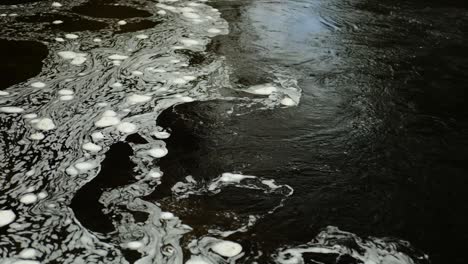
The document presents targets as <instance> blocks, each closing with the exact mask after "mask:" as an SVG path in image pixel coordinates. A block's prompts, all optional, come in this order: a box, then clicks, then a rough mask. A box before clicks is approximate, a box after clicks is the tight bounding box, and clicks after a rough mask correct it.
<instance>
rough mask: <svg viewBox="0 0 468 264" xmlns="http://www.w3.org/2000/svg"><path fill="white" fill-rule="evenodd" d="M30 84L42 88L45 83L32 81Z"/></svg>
mask: <svg viewBox="0 0 468 264" xmlns="http://www.w3.org/2000/svg"><path fill="white" fill-rule="evenodd" d="M31 86H32V87H34V88H44V87H45V86H46V84H45V83H43V82H33V83H31Z"/></svg>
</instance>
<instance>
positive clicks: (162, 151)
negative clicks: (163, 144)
mask: <svg viewBox="0 0 468 264" xmlns="http://www.w3.org/2000/svg"><path fill="white" fill-rule="evenodd" d="M147 152H148V154H149V155H150V156H152V157H153V158H162V157H164V156H166V155H167V153H168V151H167V149H166V148H152V149H150V150H148V151H147Z"/></svg>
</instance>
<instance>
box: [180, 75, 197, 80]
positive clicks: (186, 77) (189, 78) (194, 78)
mask: <svg viewBox="0 0 468 264" xmlns="http://www.w3.org/2000/svg"><path fill="white" fill-rule="evenodd" d="M182 78H184V80H187V81H194V80H196V79H197V77H195V76H192V75H185V76H184V77H182Z"/></svg>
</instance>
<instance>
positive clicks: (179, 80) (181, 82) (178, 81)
mask: <svg viewBox="0 0 468 264" xmlns="http://www.w3.org/2000/svg"><path fill="white" fill-rule="evenodd" d="M172 83H174V84H186V83H187V81H186V80H185V79H184V78H175V79H174V80H172Z"/></svg>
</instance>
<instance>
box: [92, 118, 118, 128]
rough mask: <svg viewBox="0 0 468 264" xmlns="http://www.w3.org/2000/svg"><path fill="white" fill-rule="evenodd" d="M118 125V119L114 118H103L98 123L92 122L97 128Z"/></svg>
mask: <svg viewBox="0 0 468 264" xmlns="http://www.w3.org/2000/svg"><path fill="white" fill-rule="evenodd" d="M119 123H120V119H119V118H118V117H115V116H103V117H101V119H99V120H98V121H96V122H94V125H96V126H97V127H109V126H115V125H118V124H119Z"/></svg>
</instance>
